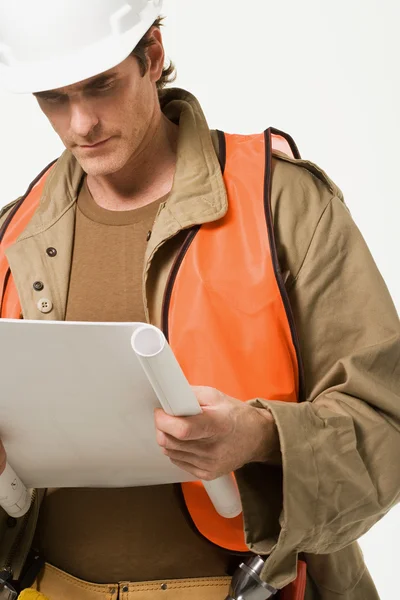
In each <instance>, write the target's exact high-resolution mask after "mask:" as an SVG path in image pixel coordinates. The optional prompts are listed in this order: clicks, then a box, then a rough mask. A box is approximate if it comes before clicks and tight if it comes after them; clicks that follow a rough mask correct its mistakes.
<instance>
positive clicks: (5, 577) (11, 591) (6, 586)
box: [0, 569, 18, 600]
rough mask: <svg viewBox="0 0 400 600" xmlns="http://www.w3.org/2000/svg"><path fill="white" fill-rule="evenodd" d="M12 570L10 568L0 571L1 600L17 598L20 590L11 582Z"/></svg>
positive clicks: (14, 599)
mask: <svg viewBox="0 0 400 600" xmlns="http://www.w3.org/2000/svg"><path fill="white" fill-rule="evenodd" d="M11 579H12V572H11V571H10V570H9V569H4V570H3V571H0V600H16V598H18V592H17V590H16V589H15V588H14V586H13V585H12V583H11Z"/></svg>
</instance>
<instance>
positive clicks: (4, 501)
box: [0, 463, 31, 518]
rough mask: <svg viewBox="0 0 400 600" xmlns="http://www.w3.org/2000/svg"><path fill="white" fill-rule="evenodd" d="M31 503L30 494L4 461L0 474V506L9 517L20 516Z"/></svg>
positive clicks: (26, 510)
mask: <svg viewBox="0 0 400 600" xmlns="http://www.w3.org/2000/svg"><path fill="white" fill-rule="evenodd" d="M30 505H31V494H30V493H29V491H28V490H27V489H26V487H25V486H24V484H23V483H22V481H21V480H20V478H19V477H18V475H17V474H16V473H15V471H14V469H13V468H12V467H11V466H10V465H9V464H8V463H6V467H5V469H4V471H3V472H2V474H1V475H0V506H1V507H2V508H4V510H5V511H6V513H7V514H9V515H10V517H15V518H17V517H22V516H23V515H24V514H25V513H27V512H28V510H29V507H30Z"/></svg>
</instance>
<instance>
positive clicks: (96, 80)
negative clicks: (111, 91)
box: [33, 72, 117, 98]
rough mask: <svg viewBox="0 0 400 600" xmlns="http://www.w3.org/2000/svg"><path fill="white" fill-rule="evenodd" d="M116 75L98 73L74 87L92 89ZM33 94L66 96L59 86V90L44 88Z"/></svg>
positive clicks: (41, 96)
mask: <svg viewBox="0 0 400 600" xmlns="http://www.w3.org/2000/svg"><path fill="white" fill-rule="evenodd" d="M116 77H117V73H116V72H113V73H108V74H107V75H105V74H103V75H98V76H97V77H95V78H94V79H90V81H88V82H87V83H85V84H82V85H81V86H78V87H77V88H76V91H77V92H80V91H90V90H91V89H94V88H96V87H98V86H99V85H104V84H106V83H110V82H111V81H113V80H114V79H116ZM33 95H34V96H36V98H49V97H54V96H66V95H67V94H65V93H64V92H63V91H62V88H60V91H57V90H46V91H44V92H35V93H34V94H33Z"/></svg>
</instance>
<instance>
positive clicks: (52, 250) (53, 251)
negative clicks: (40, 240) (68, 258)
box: [46, 248, 57, 258]
mask: <svg viewBox="0 0 400 600" xmlns="http://www.w3.org/2000/svg"><path fill="white" fill-rule="evenodd" d="M46 253H47V255H48V256H51V258H53V256H57V250H56V249H55V248H47V250H46Z"/></svg>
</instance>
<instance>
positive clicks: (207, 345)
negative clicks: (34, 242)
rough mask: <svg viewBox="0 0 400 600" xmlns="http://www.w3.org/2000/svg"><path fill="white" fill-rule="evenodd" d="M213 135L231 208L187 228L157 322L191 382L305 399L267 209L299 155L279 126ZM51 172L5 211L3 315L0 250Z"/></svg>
mask: <svg viewBox="0 0 400 600" xmlns="http://www.w3.org/2000/svg"><path fill="white" fill-rule="evenodd" d="M218 135H219V146H220V162H221V168H222V171H223V177H224V182H225V186H226V190H227V194H228V211H227V214H226V215H225V216H224V217H223V218H222V219H219V220H218V221H215V222H212V223H209V224H205V225H201V226H196V227H194V228H192V229H190V230H189V231H188V234H187V237H186V240H185V242H184V244H183V246H182V248H181V250H180V252H179V254H178V256H177V258H176V260H175V263H174V265H173V268H172V270H171V273H170V276H169V280H168V283H167V287H166V292H165V298H164V306H163V330H164V333H165V335H166V337H167V339H168V340H169V343H170V345H171V348H172V349H173V351H174V353H175V356H176V357H177V359H178V362H179V363H180V365H181V367H182V369H183V372H184V373H185V375H186V377H187V379H188V381H189V383H190V384H191V385H205V386H210V387H213V388H216V389H218V390H220V391H222V392H224V393H226V394H228V395H230V396H232V397H234V398H237V399H240V400H242V401H246V400H249V399H251V398H256V397H259V398H268V399H270V400H281V401H287V402H296V401H301V400H303V394H304V391H303V379H302V369H301V362H300V354H299V345H298V341H297V337H296V331H295V327H294V320H293V316H292V312H291V308H290V304H289V299H288V296H287V293H286V290H285V285H284V281H283V277H282V273H281V271H280V267H279V264H278V258H277V250H276V245H275V238H274V227H273V220H272V210H271V186H272V164H271V163H272V149H273V148H274V149H278V150H281V151H283V152H285V153H286V154H289V155H290V156H294V157H296V158H299V153H298V150H297V148H296V145H295V143H294V142H293V140H292V139H291V138H290V136H287V135H286V134H283V133H282V132H280V131H278V130H275V129H268V130H267V131H266V132H265V133H264V134H259V135H248V136H241V135H227V134H224V133H222V132H218ZM49 170H50V169H46V170H45V171H44V172H42V173H41V174H40V176H39V177H38V178H37V179H36V180H35V181H34V182H33V184H32V185H31V186H30V188H29V190H28V192H27V193H26V194H25V196H24V197H23V198H22V199H21V200H19V202H18V203H17V204H16V205H15V206H14V207H13V208H12V209H11V210H10V213H9V215H8V217H7V219H6V221H5V223H4V225H3V227H2V228H1V230H0V286H1V290H2V292H1V309H0V316H1V317H8V318H20V317H21V306H20V303H19V298H18V293H17V290H16V287H15V284H14V281H13V278H12V275H11V272H10V269H9V266H8V262H7V259H6V257H5V254H4V251H5V250H6V248H7V247H8V246H10V245H11V244H13V243H14V242H15V241H16V239H17V237H18V235H19V234H20V233H21V232H22V231H23V230H24V228H25V227H26V225H27V223H28V222H29V220H30V218H31V217H32V215H33V213H34V211H35V210H36V208H37V206H38V204H39V200H40V197H41V195H42V191H43V187H44V183H45V180H46V177H47V175H48V173H49ZM182 490H183V495H184V499H185V503H186V506H187V508H188V511H189V513H190V516H191V518H192V520H193V522H194V524H195V526H196V528H197V530H198V531H199V532H200V533H201V534H202V535H203V536H205V537H206V538H207V539H208V540H210V541H211V542H213V543H214V544H217V545H218V546H220V547H222V548H226V549H228V550H231V551H236V552H248V547H247V546H246V544H245V540H244V528H243V519H242V516H241V515H240V516H239V517H236V518H234V519H226V518H223V517H221V516H220V515H219V514H218V513H217V512H216V511H215V509H214V507H213V505H212V503H211V501H210V499H209V497H208V495H207V493H206V492H205V489H204V487H203V485H202V484H201V483H200V482H192V483H184V484H182ZM300 571H301V582H300V583H299V578H298V580H297V582H296V583H295V584H293V585H294V586H297V592H296V596H295V595H293V593H292V594H290V596H287V592H286V595H285V598H286V597H287V598H289V597H291V598H294V597H296V598H297V597H299V598H300V597H302V596H301V590H300V591H299V585H300V588H301V589H302V588H303V587H304V585H305V576H304V572H303V566H302V567H301V570H300ZM303 584H304V585H303ZM294 589H295V588H294V587H293V590H294ZM297 594H299V595H297Z"/></svg>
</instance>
